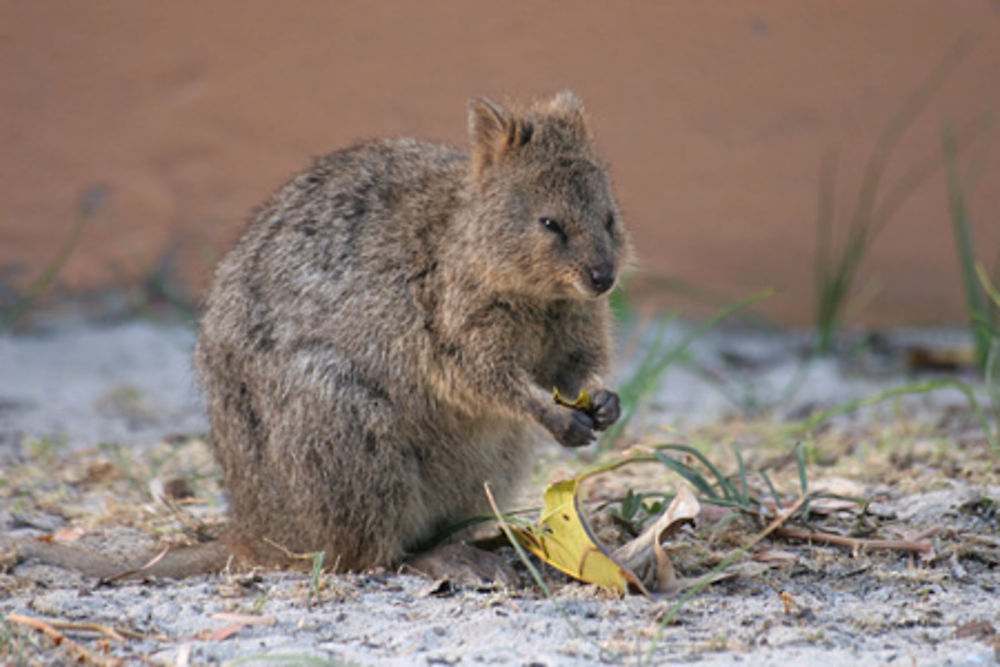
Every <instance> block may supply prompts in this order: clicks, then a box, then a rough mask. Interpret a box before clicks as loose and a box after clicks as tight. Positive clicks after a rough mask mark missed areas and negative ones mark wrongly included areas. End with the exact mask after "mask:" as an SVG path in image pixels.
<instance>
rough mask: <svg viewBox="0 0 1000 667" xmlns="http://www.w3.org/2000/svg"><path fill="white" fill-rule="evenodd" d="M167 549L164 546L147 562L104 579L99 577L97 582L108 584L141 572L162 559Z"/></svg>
mask: <svg viewBox="0 0 1000 667" xmlns="http://www.w3.org/2000/svg"><path fill="white" fill-rule="evenodd" d="M168 551H170V547H166V548H164V549H163V551H161V552H160V553H158V554H156V555H155V556H153V557H152V558H150V559H149V562H147V563H145V564H143V565H140V566H139V567H136V568H132V569H129V570H124V571H123V572H119V573H118V574H116V575H113V576H111V577H107V578H105V579H101V581H100V582H99V584H101V585H104V584H110V583H111V582H113V581H118V580H119V579H126V578H128V577H131V576H132V575H134V574H139V573H140V572H143V571H144V570H148V569H149V568H151V567H153V566H154V565H156V564H157V563H159V562H160V561H161V560H163V557H164V556H166V555H167V552H168Z"/></svg>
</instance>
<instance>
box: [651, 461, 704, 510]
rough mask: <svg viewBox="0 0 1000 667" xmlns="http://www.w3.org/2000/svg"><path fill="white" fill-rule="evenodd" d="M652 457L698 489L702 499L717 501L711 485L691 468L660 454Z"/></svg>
mask: <svg viewBox="0 0 1000 667" xmlns="http://www.w3.org/2000/svg"><path fill="white" fill-rule="evenodd" d="M654 456H656V458H657V460H658V461H659V462H660V463H662V464H663V465H665V466H667V467H668V468H670V469H671V470H673V471H674V472H676V473H677V474H678V475H680V476H681V477H683V478H684V479H686V480H687V481H689V482H691V484H692V485H693V486H694V487H695V488H696V489H698V491H699V492H700V493H701V495H703V496H704V497H706V498H708V499H710V500H718V499H719V494H718V493H716V492H715V489H713V488H712V485H711V484H709V483H708V480H706V479H705V477H704V476H703V475H702V474H701V473H699V472H698V471H697V470H695V469H694V468H692V467H691V466H689V465H687V464H686V463H682V462H681V461H678V460H677V459H675V458H672V457H670V456H667V455H666V454H663V453H661V452H656V453H655V454H654Z"/></svg>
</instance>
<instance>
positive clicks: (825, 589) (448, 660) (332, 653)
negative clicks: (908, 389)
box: [0, 321, 1000, 665]
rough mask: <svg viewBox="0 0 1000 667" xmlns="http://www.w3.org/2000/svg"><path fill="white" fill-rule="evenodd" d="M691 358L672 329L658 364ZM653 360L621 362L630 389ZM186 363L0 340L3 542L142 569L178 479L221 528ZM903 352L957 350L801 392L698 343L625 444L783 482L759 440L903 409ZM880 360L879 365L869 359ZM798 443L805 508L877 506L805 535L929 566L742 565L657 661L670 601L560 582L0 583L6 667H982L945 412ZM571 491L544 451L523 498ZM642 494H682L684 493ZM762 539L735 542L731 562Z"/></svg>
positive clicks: (984, 646) (875, 422) (741, 347)
mask: <svg viewBox="0 0 1000 667" xmlns="http://www.w3.org/2000/svg"><path fill="white" fill-rule="evenodd" d="M684 332H685V330H684V329H683V328H682V327H679V326H678V327H676V328H674V329H671V330H670V331H669V333H668V338H669V339H671V340H679V339H680V338H681V337H682V336H683V334H684ZM649 335H650V334H647V335H646V336H645V337H639V338H636V339H634V340H631V341H629V340H625V341H624V342H623V343H622V352H621V355H620V356H621V357H622V358H623V359H625V360H626V362H625V363H623V364H622V369H621V371H620V373H619V374H620V375H625V374H627V373H628V371H629V369H630V367H631V366H633V365H634V364H635V363H636V361H635V359H636V358H637V353H636V351H638V350H642V349H644V346H645V345H647V344H648V340H649ZM193 340H194V334H193V333H192V331H191V330H190V329H187V328H184V327H181V326H177V325H171V324H152V323H150V322H146V321H127V322H123V323H119V324H114V325H102V326H93V325H90V326H87V325H82V324H81V325H78V326H75V327H70V328H65V327H64V328H61V329H59V330H57V331H54V332H52V333H48V334H45V335H38V334H36V335H24V336H18V337H6V338H0V369H2V374H0V461H2V470H3V475H2V477H0V532H2V533H3V534H5V535H8V536H18V537H30V536H37V535H42V534H51V533H53V532H59V533H60V534H61V535H62V536H64V537H65V536H70V539H79V541H80V543H81V544H86V545H90V546H93V547H98V548H119V549H122V548H123V549H126V550H128V549H133V550H134V549H146V548H148V547H150V546H152V545H153V544H154V542H155V539H154V536H159V537H163V536H167V537H170V536H171V535H174V536H175V535H176V533H177V532H178V528H177V525H176V519H175V517H174V516H173V515H172V514H171V513H170V512H168V511H167V510H166V509H165V508H164V507H162V506H161V505H159V504H158V503H156V502H154V501H153V500H152V497H153V493H154V492H155V490H156V489H157V488H159V487H158V486H157V485H158V484H162V483H163V482H164V481H166V480H169V479H171V478H173V477H175V476H177V475H182V476H184V477H185V479H189V480H192V481H191V484H192V486H193V490H194V492H195V495H196V497H197V498H200V499H202V500H203V501H204V502H200V503H196V504H193V505H191V506H190V507H189V512H191V513H192V514H193V515H195V516H197V517H199V518H201V519H202V520H205V521H207V522H209V523H211V522H213V521H218V519H219V516H220V514H221V509H222V507H223V505H224V500H223V499H222V498H221V496H220V494H219V491H218V487H217V484H216V481H215V474H216V471H215V469H214V465H213V464H212V462H211V460H210V457H209V456H208V454H207V449H206V448H205V446H204V443H203V441H202V439H201V438H202V436H203V434H204V431H205V430H206V422H205V418H204V415H203V414H202V408H201V406H200V403H199V397H198V393H197V391H196V389H195V386H194V383H193V380H192V377H191V373H190V363H189V359H188V357H189V352H190V347H191V345H192V343H193ZM913 341H923V342H922V343H921V344H925V343H926V342H927V341H931V343H932V344H933V345H936V346H939V347H940V346H943V347H949V346H951V345H952V344H953V343H954V342H958V343H961V341H962V339H961V335H960V334H954V333H948V332H934V333H927V332H909V333H907V332H900V333H897V334H894V335H893V336H892V337H891V344H886V343H878V342H877V341H876V342H872V343H871V344H870V345H869V346H868V348H866V349H867V352H864V353H851V354H846V355H844V356H843V357H842V358H840V359H838V360H833V359H825V360H818V361H814V362H812V363H810V364H809V365H808V366H807V367H805V368H807V370H806V371H805V372H804V371H803V370H802V369H803V368H804V366H803V362H802V361H801V359H800V358H799V357H798V356H797V351H798V350H800V349H802V347H803V344H804V342H805V339H804V338H802V337H799V336H795V335H792V334H783V333H774V332H771V333H747V332H742V333H738V332H723V333H719V334H715V335H709V336H704V337H702V338H700V339H699V341H698V343H697V344H696V345H695V346H694V347H693V348H692V350H691V352H690V354H689V355H687V357H686V360H685V362H684V363H683V364H681V365H680V366H679V367H678V368H677V369H676V370H672V371H671V372H669V373H668V374H667V376H666V378H665V381H664V383H663V385H662V387H661V388H660V390H659V391H658V393H657V394H656V395H655V397H654V398H653V400H651V401H650V406H649V408H648V409H647V410H646V411H645V412H644V413H643V414H641V415H639V416H638V417H637V419H636V420H635V422H634V428H633V435H632V438H633V439H638V440H647V441H648V440H649V439H650V438H654V437H661V438H662V434H663V433H664V431H663V427H665V426H667V427H669V428H670V432H671V434H672V435H673V436H674V437H675V438H676V436H677V435H678V434H681V433H683V434H686V437H687V441H688V442H692V443H696V444H699V446H700V447H703V448H704V449H705V451H706V452H708V453H709V455H710V456H711V457H713V460H719V461H722V462H723V463H725V465H726V466H728V463H729V462H728V461H727V460H726V458H725V457H726V456H727V454H726V452H728V451H729V445H730V444H737V445H739V446H740V447H741V448H742V449H743V451H744V456H745V458H747V461H748V465H751V464H753V465H757V464H761V465H763V463H762V462H765V461H767V460H769V459H771V460H776V459H777V460H780V459H781V458H782V457H785V458H787V456H785V455H786V454H787V444H786V441H784V440H777V441H775V438H771V437H769V436H767V435H766V434H767V433H770V432H772V431H773V428H772V427H774V426H775V425H778V426H780V425H785V424H789V423H792V422H793V421H794V420H795V419H799V418H801V416H802V415H804V414H808V413H809V412H810V411H811V410H815V409H822V408H825V407H829V406H833V405H837V404H839V403H842V402H843V401H845V400H848V399H851V398H858V397H864V396H871V395H873V394H874V393H876V392H878V391H880V390H882V389H885V388H888V387H893V386H898V385H899V384H900V383H901V382H903V381H905V380H906V379H907V378H906V377H905V369H904V368H902V367H901V366H900V365H899V358H900V357H899V356H898V355H896V354H895V353H894V352H891V350H896V351H898V350H900V349H905V348H906V347H907V346H911V345H912V344H914V343H913ZM885 346H888V347H887V349H889V350H890V352H878V351H877V350H878V348H880V347H885ZM872 350H875V351H874V352H873V351H872ZM629 359H631V361H628V360H629ZM789 387H793V388H797V389H796V390H795V391H790V390H789ZM762 415H763V416H762ZM658 434H660V435H658ZM808 439H809V441H810V442H811V443H813V444H814V446H815V449H814V454H813V457H812V458H811V460H810V464H809V467H808V470H809V477H810V483H811V484H812V485H813V488H815V487H817V486H822V485H827V486H828V487H829V488H830V489H832V490H838V491H839V492H841V493H847V494H848V495H861V496H863V497H865V498H866V499H869V500H871V501H872V502H871V503H870V505H869V506H868V511H867V512H866V513H864V515H863V516H862V514H861V513H859V512H857V511H854V512H847V513H846V514H845V513H841V515H840V516H839V517H833V516H827V517H818V518H816V519H814V525H813V526H812V527H814V528H817V529H824V530H834V529H841V530H842V531H845V532H846V531H848V529H849V528H850V527H851V526H852V525H854V524H857V525H860V524H862V523H865V522H867V524H868V525H870V526H871V527H873V530H876V531H877V533H878V536H882V537H887V538H896V539H911V540H912V539H925V540H929V541H930V542H931V544H932V547H933V548H932V549H931V551H930V552H925V553H924V554H923V557H920V556H919V555H916V554H912V553H906V552H904V551H900V550H894V549H890V550H882V551H875V550H868V551H859V552H855V553H852V552H851V551H849V550H846V549H844V548H841V547H834V546H829V545H824V544H818V543H813V544H806V543H803V542H801V541H796V540H790V539H778V538H775V539H768V540H766V541H764V542H763V543H761V545H759V546H760V548H758V549H755V550H754V551H753V554H754V555H755V556H756V560H755V559H753V558H745V559H741V560H740V562H738V563H737V565H736V566H734V567H733V568H731V570H730V574H731V576H730V577H729V578H728V579H726V580H724V581H722V582H720V583H717V584H714V585H712V586H711V587H709V588H707V589H706V590H704V591H703V592H701V593H699V594H697V595H695V596H694V597H693V598H692V599H691V600H689V601H687V602H686V603H685V604H684V605H683V606H682V607H681V608H680V610H679V612H677V614H676V616H675V617H674V618H673V620H672V621H671V622H670V623H669V624H668V625H666V626H665V627H664V628H663V630H662V636H660V637H659V639H658V640H654V638H655V637H656V635H657V633H658V631H659V628H660V625H661V620H662V619H663V618H664V616H665V614H667V611H668V610H669V609H670V608H671V607H672V606H673V605H674V604H675V603H676V602H677V600H678V596H677V595H666V596H661V597H654V598H653V599H647V598H645V597H642V596H630V597H627V598H625V599H614V598H611V597H609V596H608V595H606V594H604V593H601V592H599V591H597V590H595V589H593V588H592V587H588V586H584V585H581V584H578V583H576V582H573V581H569V580H566V579H564V578H562V577H561V576H559V575H556V574H554V573H553V572H551V571H549V572H547V574H546V579H547V580H548V582H549V585H550V586H551V587H552V589H553V591H554V597H553V598H552V599H547V598H546V597H545V595H543V594H542V593H541V592H540V590H539V589H538V587H537V586H535V585H534V584H533V583H532V582H531V581H530V579H529V578H528V577H527V576H524V582H523V586H522V587H520V588H519V589H517V590H506V591H501V590H490V591H475V590H459V591H454V590H450V589H448V588H447V587H446V586H441V585H439V584H438V583H436V582H428V581H427V580H424V579H421V578H418V577H413V576H408V575H401V574H396V573H391V572H389V573H386V572H376V573H366V574H357V575H323V576H321V577H320V579H319V581H318V583H319V587H318V590H316V591H314V593H313V594H312V595H310V594H309V590H310V577H309V575H308V574H306V573H263V574H259V575H255V576H235V575H226V574H220V575H218V576H212V577H204V578H199V579H193V580H188V581H184V582H139V583H113V584H109V585H100V586H97V585H95V584H94V582H92V581H85V580H83V579H82V578H80V577H79V576H78V575H76V574H73V573H67V572H65V571H61V570H58V569H56V568H51V567H46V566H41V565H37V564H33V563H30V562H28V563H21V564H17V565H15V564H14V563H13V562H11V560H10V559H9V558H5V559H0V566H2V567H5V568H6V573H5V574H3V575H2V576H0V613H3V614H4V617H5V621H4V623H3V624H2V625H0V661H2V660H6V661H10V662H13V663H21V662H24V663H34V664H61V663H64V662H66V661H68V660H69V659H70V658H71V657H73V656H74V655H76V656H77V657H79V654H74V651H85V652H86V659H88V660H94V661H100V660H105V659H123V660H124V661H125V662H126V663H140V662H148V663H152V664H178V665H181V664H217V663H226V662H230V663H231V664H343V663H357V664H398V665H409V664H472V663H498V664H547V665H563V664H566V665H574V664H592V663H595V662H602V661H609V662H610V661H623V662H626V663H639V662H640V661H641V660H642V659H643V657H644V656H647V653H648V652H649V651H650V650H651V647H652V654H651V655H650V660H651V662H652V663H655V664H663V663H665V662H668V661H693V662H699V663H701V664H732V663H747V664H755V665H756V664H762V665H779V664H781V665H784V664H817V663H822V664H834V665H841V664H844V665H846V664H851V665H867V664H886V663H899V664H920V665H930V664H952V665H955V664H964V665H979V664H993V663H994V661H995V660H996V659H997V653H996V651H997V650H1000V649H997V648H996V640H997V635H996V632H995V628H998V627H1000V604H998V603H997V599H998V595H1000V526H998V521H1000V519H998V516H1000V514H998V511H997V506H998V503H1000V483H998V477H1000V467H998V464H997V459H996V457H995V456H994V455H991V454H990V452H989V449H988V447H987V445H986V443H985V439H984V437H983V433H982V430H981V428H979V426H978V425H977V422H976V421H975V420H974V419H972V418H971V415H970V414H969V411H968V408H967V404H966V403H965V399H964V398H963V396H962V395H961V394H960V393H958V392H952V391H947V390H945V391H938V392H934V393H931V394H926V395H922V396H909V397H905V398H903V399H900V400H897V401H891V402H886V403H884V404H881V405H880V406H875V407H873V408H870V409H867V410H863V411H858V412H854V413H851V414H850V415H846V416H844V417H841V418H839V419H837V420H835V421H834V423H833V424H832V426H831V427H830V428H828V429H826V430H820V431H817V432H816V433H815V434H814V435H813V436H810V437H809V438H808ZM716 446H717V448H716ZM582 465H583V463H582V462H581V461H580V460H578V459H575V458H573V457H571V456H569V455H567V454H566V453H564V452H560V451H557V449H556V448H555V447H553V448H551V449H543V451H541V452H540V457H539V464H538V470H537V471H536V474H535V475H534V476H533V478H532V479H531V480H530V481H529V484H528V486H529V488H530V490H531V491H532V492H533V493H534V494H535V496H534V497H537V493H538V491H539V490H540V488H541V487H542V485H543V484H544V482H546V481H551V480H552V479H553V478H554V477H557V476H559V475H560V474H565V472H566V471H567V470H574V469H579V468H580V467H581V466H582ZM730 469H731V468H730ZM771 470H772V476H773V478H774V479H775V482H776V484H777V485H778V486H779V488H780V489H781V490H782V491H788V492H793V491H794V488H795V480H796V479H797V477H796V472H795V466H794V464H793V465H784V466H782V465H781V464H775V465H772V467H771ZM637 480H638V478H637V477H635V478H627V479H625V480H624V482H629V483H631V482H632V481H637ZM646 481H648V480H646ZM656 481H658V483H660V484H662V485H666V486H669V487H672V488H676V485H677V484H678V478H677V476H676V475H673V476H663V475H662V474H661V477H658V478H656ZM624 482H619V491H621V490H622V487H621V486H620V484H623V483H624ZM610 485H611V486H612V487H614V485H615V484H614V482H612V483H610ZM606 487H607V485H605V487H602V488H605V489H606ZM660 488H661V489H662V488H664V487H663V486H661V487H660ZM600 492H601V491H600V490H596V491H595V493H600ZM793 495H794V494H793ZM529 497H530V494H529ZM857 525H855V528H856V527H857ZM759 529H760V526H757V527H754V526H753V525H751V524H747V526H746V528H745V530H743V532H740V530H737V531H736V534H737V537H736V538H733V539H737V541H738V540H739V539H742V538H739V535H743V536H744V537H745V536H746V535H753V534H755V533H756V532H759ZM713 531H714V532H713ZM720 531H721V532H722V533H725V532H726V531H724V530H721V529H717V528H712V527H711V526H708V527H701V526H700V527H699V528H698V529H697V530H695V531H693V532H691V533H690V534H687V535H685V536H684V538H683V539H682V540H680V541H679V543H678V545H676V546H675V547H674V549H675V551H673V552H672V553H675V554H676V564H677V566H678V569H679V570H680V571H681V573H682V574H685V575H688V576H696V575H699V574H703V573H705V572H707V571H708V570H710V569H711V568H712V567H713V566H714V565H715V564H716V563H718V562H719V560H720V559H721V557H722V554H725V553H727V551H726V548H727V544H729V543H727V541H726V540H727V538H726V537H725V536H724V535H723V536H722V537H719V534H720ZM730 546H731V545H730ZM779 561H780V562H779ZM225 614H239V615H240V616H225ZM21 617H31V618H35V619H48V620H51V621H54V622H57V621H62V622H88V623H96V624H99V625H101V626H104V627H105V628H110V627H114V628H116V629H118V632H119V633H120V634H121V637H118V638H109V637H108V636H107V635H106V634H102V633H101V632H100V631H94V630H87V629H80V628H64V629H62V630H61V632H63V633H64V634H65V635H66V637H67V638H68V639H69V640H70V641H69V642H63V643H62V644H60V645H59V646H54V645H53V644H52V642H51V641H49V640H48V639H47V638H45V637H44V635H43V634H42V633H40V632H39V631H38V630H36V629H32V628H31V627H29V626H27V625H25V624H24V623H23V622H22V621H21V620H19V619H20V618H21ZM248 617H249V618H250V619H251V620H250V621H248Z"/></svg>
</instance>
